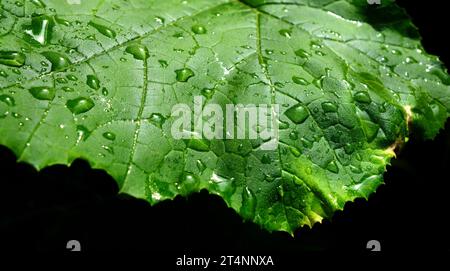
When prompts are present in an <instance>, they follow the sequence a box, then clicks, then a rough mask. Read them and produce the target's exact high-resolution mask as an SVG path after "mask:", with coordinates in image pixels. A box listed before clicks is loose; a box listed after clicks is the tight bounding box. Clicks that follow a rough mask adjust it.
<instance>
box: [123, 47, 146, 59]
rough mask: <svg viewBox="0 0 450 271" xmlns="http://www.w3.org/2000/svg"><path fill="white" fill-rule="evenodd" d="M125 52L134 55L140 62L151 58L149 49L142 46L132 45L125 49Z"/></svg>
mask: <svg viewBox="0 0 450 271" xmlns="http://www.w3.org/2000/svg"><path fill="white" fill-rule="evenodd" d="M125 52H127V53H129V54H131V55H133V57H134V58H135V59H138V60H146V59H147V58H148V57H149V53H148V49H147V47H145V46H144V45H142V44H132V45H130V46H128V47H127V48H126V49H125Z"/></svg>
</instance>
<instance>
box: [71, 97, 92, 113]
mask: <svg viewBox="0 0 450 271" xmlns="http://www.w3.org/2000/svg"><path fill="white" fill-rule="evenodd" d="M66 106H67V108H69V110H70V111H71V112H72V113H73V114H75V115H78V114H82V113H86V112H88V111H89V110H91V109H92V108H93V107H94V106H95V103H94V101H92V99H91V98H85V97H79V98H76V99H73V100H68V101H67V103H66Z"/></svg>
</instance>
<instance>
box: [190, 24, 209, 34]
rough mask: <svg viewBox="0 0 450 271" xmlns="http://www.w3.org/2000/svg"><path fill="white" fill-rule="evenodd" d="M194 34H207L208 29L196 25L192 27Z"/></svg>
mask: <svg viewBox="0 0 450 271" xmlns="http://www.w3.org/2000/svg"><path fill="white" fill-rule="evenodd" d="M192 32H194V33H195V34H198V35H201V34H206V28H205V27H204V26H202V25H198V24H197V25H194V26H192Z"/></svg>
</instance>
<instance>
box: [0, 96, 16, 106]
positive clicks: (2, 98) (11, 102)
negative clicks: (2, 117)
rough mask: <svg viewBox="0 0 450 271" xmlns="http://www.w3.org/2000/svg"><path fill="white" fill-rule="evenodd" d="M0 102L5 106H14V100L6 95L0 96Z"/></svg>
mask: <svg viewBox="0 0 450 271" xmlns="http://www.w3.org/2000/svg"><path fill="white" fill-rule="evenodd" d="M0 102H4V103H5V104H7V105H9V106H14V105H16V102H15V100H14V98H13V97H11V96H9V95H6V94H3V95H0Z"/></svg>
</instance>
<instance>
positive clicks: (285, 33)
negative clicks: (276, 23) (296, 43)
mask: <svg viewBox="0 0 450 271" xmlns="http://www.w3.org/2000/svg"><path fill="white" fill-rule="evenodd" d="M278 33H280V35H281V36H283V37H286V38H291V36H292V31H291V30H289V29H281V30H280V31H278Z"/></svg>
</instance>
